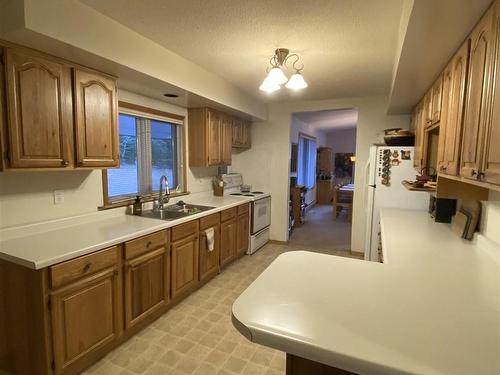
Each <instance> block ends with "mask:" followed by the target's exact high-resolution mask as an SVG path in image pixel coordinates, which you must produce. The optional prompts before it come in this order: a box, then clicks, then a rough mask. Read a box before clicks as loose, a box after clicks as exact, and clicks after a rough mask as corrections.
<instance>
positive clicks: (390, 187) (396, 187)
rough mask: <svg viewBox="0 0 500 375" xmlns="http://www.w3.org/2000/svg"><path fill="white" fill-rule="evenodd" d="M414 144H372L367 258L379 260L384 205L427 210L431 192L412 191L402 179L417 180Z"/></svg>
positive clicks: (369, 166)
mask: <svg viewBox="0 0 500 375" xmlns="http://www.w3.org/2000/svg"><path fill="white" fill-rule="evenodd" d="M414 151H415V148H414V147H406V146H400V147H397V146H371V147H370V155H369V158H368V162H367V164H366V170H365V173H366V175H365V181H366V194H367V198H366V199H367V200H366V218H367V219H366V220H367V221H366V234H365V259H366V260H371V261H375V262H377V261H378V246H379V233H380V209H381V208H407V209H414V210H427V209H428V207H429V193H426V192H417V191H409V190H407V189H406V188H405V187H404V186H403V185H402V184H401V181H402V180H412V181H413V180H415V175H416V174H417V171H416V170H415V169H414V167H413V158H414V154H415V153H414Z"/></svg>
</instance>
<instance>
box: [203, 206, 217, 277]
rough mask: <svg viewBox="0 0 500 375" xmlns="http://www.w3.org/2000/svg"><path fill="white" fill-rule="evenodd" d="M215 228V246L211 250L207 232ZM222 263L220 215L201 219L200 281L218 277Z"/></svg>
mask: <svg viewBox="0 0 500 375" xmlns="http://www.w3.org/2000/svg"><path fill="white" fill-rule="evenodd" d="M209 228H214V245H213V249H212V250H210V249H209V247H208V240H207V235H206V233H205V230H207V229H209ZM219 262H220V215H219V214H218V213H217V214H213V215H210V216H207V217H204V218H202V219H200V269H199V271H200V281H201V282H204V281H207V280H209V279H210V278H212V277H214V276H215V275H217V273H218V272H219Z"/></svg>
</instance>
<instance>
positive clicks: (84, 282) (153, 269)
mask: <svg viewBox="0 0 500 375" xmlns="http://www.w3.org/2000/svg"><path fill="white" fill-rule="evenodd" d="M249 212H250V208H249V204H248V203H245V204H242V205H240V206H237V207H233V208H230V209H228V210H224V211H222V212H221V213H216V214H212V215H208V216H206V217H203V218H201V219H200V220H192V221H188V222H186V223H183V224H180V225H176V226H174V227H172V228H170V229H166V230H162V231H158V232H155V233H152V234H149V235H146V236H143V237H139V238H136V239H133V240H130V241H127V242H125V243H124V244H121V245H116V246H113V247H110V248H107V249H104V250H100V251H96V252H94V253H91V254H87V255H84V256H81V257H78V258H75V259H71V260H69V261H66V262H62V263H58V264H55V265H52V266H50V267H47V268H44V269H41V270H32V269H28V268H26V267H22V266H18V265H16V264H13V263H10V262H7V261H3V260H0V296H1V298H0V311H2V313H1V314H0V337H1V338H2V339H3V341H2V342H0V372H2V370H6V371H7V372H8V373H14V374H29V375H31V374H47V375H48V374H51V375H56V374H78V373H80V372H81V371H83V370H84V369H85V368H87V367H89V366H90V365H91V364H93V363H94V362H96V361H97V360H99V359H100V358H102V357H103V356H104V355H106V354H107V353H108V352H109V351H111V350H112V349H113V348H114V347H116V346H118V345H119V344H121V343H122V342H124V341H125V340H127V339H129V338H130V337H131V336H132V335H134V334H135V333H137V332H138V331H139V330H140V329H143V328H144V327H146V326H147V324H149V323H150V322H152V321H153V320H154V319H156V318H157V317H159V316H160V315H161V314H163V313H164V312H165V311H167V310H168V309H169V308H170V307H171V306H172V305H173V303H177V302H179V301H181V300H182V298H184V297H186V296H187V295H189V293H191V292H192V291H194V290H195V289H196V288H198V287H199V286H200V285H201V282H200V280H201V281H207V280H209V279H210V278H211V277H213V276H215V275H216V274H217V273H218V272H219V268H220V266H221V265H225V264H227V263H229V262H230V261H232V260H234V259H236V257H237V256H238V255H243V254H244V253H245V252H246V250H247V248H248V244H249ZM222 218H224V221H223V222H222V223H221V220H222ZM207 228H214V230H215V246H214V250H212V251H209V250H208V246H207V241H206V237H205V236H204V233H205V230H206V229H207Z"/></svg>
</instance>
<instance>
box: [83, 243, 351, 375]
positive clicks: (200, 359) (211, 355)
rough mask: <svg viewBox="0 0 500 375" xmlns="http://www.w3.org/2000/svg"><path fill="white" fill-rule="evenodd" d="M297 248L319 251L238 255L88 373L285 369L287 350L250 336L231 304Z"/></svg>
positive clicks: (264, 374)
mask: <svg viewBox="0 0 500 375" xmlns="http://www.w3.org/2000/svg"><path fill="white" fill-rule="evenodd" d="M296 250H309V251H314V250H311V249H308V248H306V247H301V246H286V245H276V244H268V245H266V246H265V247H263V248H262V249H260V250H259V251H258V252H256V253H255V254H253V255H251V256H245V257H243V258H241V259H239V260H237V261H235V262H234V263H233V264H231V265H230V266H228V267H227V268H225V269H224V270H223V271H222V272H221V274H219V275H217V276H216V277H215V278H214V279H212V280H211V281H209V282H208V283H207V284H205V285H204V286H203V287H201V288H200V289H199V290H197V291H196V292H194V293H193V294H191V295H190V296H189V297H187V298H186V299H185V300H183V301H182V302H180V303H179V304H178V305H176V306H175V307H173V308H172V309H171V310H169V311H168V312H167V313H165V314H164V315H163V316H161V317H160V318H159V319H157V320H156V321H155V322H153V323H152V324H151V325H150V326H148V327H147V328H146V329H144V330H143V331H141V332H139V333H138V334H137V335H135V336H134V337H132V338H131V339H130V340H128V341H127V342H125V343H123V344H122V345H121V346H119V347H118V348H116V349H115V350H114V351H112V352H111V353H109V354H108V355H107V356H106V357H104V358H103V359H101V360H100V361H99V362H97V363H96V364H94V365H93V366H92V367H90V368H89V369H87V370H86V371H85V372H84V374H102V375H115V374H120V375H127V374H151V375H153V374H154V375H170V374H172V375H177V374H181V375H185V374H203V375H211V374H220V375H222V374H243V375H251V374H254V375H278V374H281V375H282V374H285V353H283V352H280V351H277V350H274V349H270V348H267V347H264V346H261V345H258V344H255V343H252V342H250V341H248V340H247V339H246V338H244V337H243V336H242V335H241V334H240V333H239V332H238V331H237V330H236V329H235V328H234V327H233V325H232V323H231V306H232V304H233V301H234V300H235V299H236V298H237V297H238V296H239V295H240V293H241V292H243V290H245V289H246V288H247V287H248V286H249V285H250V284H251V283H252V281H253V280H255V278H256V277H257V276H258V275H259V274H260V273H261V272H262V271H263V270H264V269H265V268H266V267H267V266H268V265H269V264H270V263H271V262H272V261H273V260H274V259H275V258H276V257H277V256H278V255H279V254H281V253H283V252H285V251H296ZM318 252H322V253H324V252H325V250H318ZM328 253H329V254H332V255H341V256H348V254H346V252H345V251H339V252H335V251H329V252H328Z"/></svg>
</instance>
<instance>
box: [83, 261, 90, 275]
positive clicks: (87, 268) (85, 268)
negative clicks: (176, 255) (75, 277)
mask: <svg viewBox="0 0 500 375" xmlns="http://www.w3.org/2000/svg"><path fill="white" fill-rule="evenodd" d="M90 266H92V264H91V263H87V264H86V265H85V266H84V267H83V273H85V272H88V270H89V269H90Z"/></svg>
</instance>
